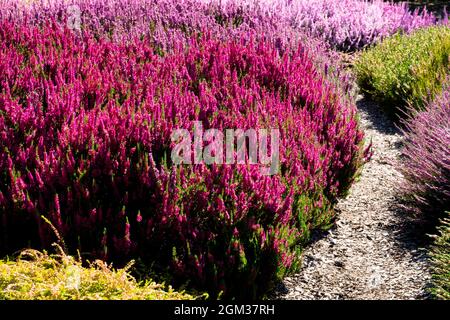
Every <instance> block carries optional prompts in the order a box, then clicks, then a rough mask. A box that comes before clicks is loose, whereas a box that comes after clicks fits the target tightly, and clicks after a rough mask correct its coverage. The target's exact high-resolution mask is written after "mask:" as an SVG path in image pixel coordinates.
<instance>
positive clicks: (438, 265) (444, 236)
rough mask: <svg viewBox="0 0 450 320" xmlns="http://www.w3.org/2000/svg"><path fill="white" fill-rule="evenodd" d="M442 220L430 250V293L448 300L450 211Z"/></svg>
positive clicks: (449, 298) (449, 291)
mask: <svg viewBox="0 0 450 320" xmlns="http://www.w3.org/2000/svg"><path fill="white" fill-rule="evenodd" d="M447 214H448V217H447V218H446V219H443V220H442V225H441V226H440V227H439V229H438V230H439V235H438V236H437V237H436V240H435V244H434V247H433V249H432V251H431V260H432V264H433V266H432V271H433V281H432V282H433V286H432V288H431V293H432V294H433V296H434V297H435V298H437V299H444V300H450V212H447Z"/></svg>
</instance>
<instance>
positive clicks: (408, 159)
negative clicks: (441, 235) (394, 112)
mask: <svg viewBox="0 0 450 320" xmlns="http://www.w3.org/2000/svg"><path fill="white" fill-rule="evenodd" d="M404 134H405V143H404V147H403V149H402V161H401V162H400V163H399V170H400V171H401V172H402V173H403V175H404V176H405V184H404V185H403V187H402V193H403V195H404V197H405V201H406V204H407V206H408V208H409V209H410V210H412V211H414V212H416V213H418V214H423V215H425V216H428V217H429V218H430V220H433V217H434V218H436V217H440V215H442V213H443V212H446V211H448V210H450V155H449V145H450V90H449V84H448V79H447V83H446V85H445V86H444V89H443V92H442V94H441V95H440V96H439V97H438V98H437V99H436V100H435V101H434V102H432V103H430V104H429V105H428V106H427V107H426V109H425V110H424V111H422V112H412V116H410V118H409V119H408V120H407V121H405V129H404Z"/></svg>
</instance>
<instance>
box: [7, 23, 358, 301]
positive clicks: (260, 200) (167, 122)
mask: <svg viewBox="0 0 450 320" xmlns="http://www.w3.org/2000/svg"><path fill="white" fill-rule="evenodd" d="M0 39H1V43H2V48H1V50H0V55H1V59H0V61H1V64H0V70H1V75H2V78H1V79H0V80H1V81H0V88H1V91H0V92H1V95H0V108H1V109H0V110H1V113H0V114H1V115H2V117H1V118H0V131H1V135H2V142H1V145H0V148H1V149H2V151H3V152H2V154H1V158H0V168H1V172H2V175H1V177H0V181H1V186H2V189H1V190H0V208H1V209H0V210H1V214H2V223H1V226H0V228H1V229H2V230H1V234H2V238H1V242H0V246H1V248H2V250H3V251H6V250H13V249H18V248H21V247H23V246H30V245H32V246H37V247H47V246H49V245H50V244H51V243H52V242H53V241H54V240H55V239H54V236H53V232H52V230H51V228H49V226H48V225H47V224H46V223H44V222H42V220H41V219H40V215H44V216H46V217H47V218H48V219H49V220H50V221H51V223H52V224H53V225H54V226H55V228H56V229H57V230H58V232H59V233H60V234H61V235H62V237H63V238H64V240H65V241H66V243H67V244H68V246H69V247H70V248H72V250H74V249H75V248H76V249H79V250H80V252H82V253H88V254H85V256H87V257H101V258H103V259H109V260H113V261H122V262H126V261H128V260H129V259H131V258H132V257H140V258H142V259H144V260H145V261H147V262H149V263H153V264H154V266H155V268H156V269H158V268H159V270H160V271H161V272H166V271H169V272H170V273H171V274H172V275H173V278H174V280H175V281H176V280H178V281H179V283H181V282H185V281H186V280H190V281H191V282H192V285H193V286H195V287H197V288H201V289H206V290H208V291H209V292H211V294H212V295H214V294H218V293H219V292H223V294H224V296H239V295H241V296H242V297H258V296H261V295H263V294H264V293H265V292H266V291H267V289H268V288H270V285H271V284H273V282H274V281H275V280H277V279H280V278H281V277H282V276H283V275H284V274H285V273H286V272H289V271H292V270H295V269H296V267H297V265H298V259H299V257H300V255H299V250H300V249H301V246H300V245H301V243H302V242H304V241H306V240H307V238H308V234H309V230H310V229H313V228H318V227H325V226H327V225H329V223H330V220H331V218H332V217H333V211H332V205H333V204H334V203H335V202H336V200H337V198H338V197H339V196H342V195H343V194H345V192H346V191H347V189H348V187H349V185H350V184H351V182H352V181H353V179H354V176H355V173H356V172H357V170H358V167H359V166H360V164H361V162H362V153H363V150H362V149H361V143H362V133H361V132H360V131H359V129H358V125H357V120H356V116H355V107H354V104H352V103H351V101H349V100H347V99H341V98H340V97H339V94H338V93H339V91H338V90H337V89H336V88H335V86H334V85H333V84H332V83H331V82H329V81H327V80H326V78H324V76H323V75H322V73H321V72H319V71H317V69H316V68H315V66H314V63H313V62H312V59H311V58H310V56H309V54H308V51H307V50H305V49H304V48H303V49H302V48H300V49H298V50H296V51H292V52H286V53H285V54H283V55H282V56H280V55H279V51H278V50H277V48H276V46H274V44H273V43H270V42H268V43H265V42H261V41H252V40H250V41H248V40H243V42H242V41H234V40H233V41H232V40H228V41H225V42H224V41H220V40H216V39H214V38H213V37H209V36H208V35H204V36H202V37H199V38H192V39H191V40H190V43H189V46H188V47H184V46H181V45H180V47H179V48H178V49H177V48H176V47H175V49H174V52H172V53H167V54H165V55H164V56H163V57H161V55H159V54H158V52H157V50H155V49H154V47H152V43H153V42H152V41H151V39H149V40H148V41H147V40H146V39H140V40H139V41H138V40H137V41H134V42H124V43H117V42H111V41H110V40H108V39H106V38H100V39H98V38H96V37H95V36H93V35H91V34H90V33H89V32H85V33H84V34H83V35H82V37H81V38H80V36H79V35H77V34H76V33H74V32H72V30H69V29H68V28H64V29H62V28H61V27H60V26H59V25H58V24H57V23H47V24H44V25H43V26H40V27H35V26H33V25H29V24H27V23H21V24H16V23H13V22H12V23H11V22H3V23H2V24H1V26H0ZM80 39H83V41H80ZM155 51H156V52H155ZM275 115H276V116H275ZM195 120H200V121H202V122H203V125H204V128H205V130H206V129H208V128H219V129H221V128H243V129H247V128H265V127H266V126H268V127H269V128H278V129H279V130H280V134H281V139H280V141H281V146H280V174H279V175H275V176H264V175H262V174H261V172H260V168H259V166H255V165H249V166H242V165H229V166H216V165H195V166H175V165H172V163H171V161H170V157H169V155H170V150H171V147H173V142H172V141H171V139H170V133H171V131H172V130H173V129H176V128H187V129H190V128H192V125H193V121H195ZM24 235H27V236H26V237H24Z"/></svg>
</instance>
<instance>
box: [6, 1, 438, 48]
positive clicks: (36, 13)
mask: <svg viewBox="0 0 450 320" xmlns="http://www.w3.org/2000/svg"><path fill="white" fill-rule="evenodd" d="M72 4H76V5H77V6H79V8H80V11H81V13H82V17H81V20H82V21H81V22H82V23H81V25H82V26H83V28H86V29H89V30H91V31H93V32H95V33H96V34H101V35H105V34H107V35H109V36H111V37H113V38H116V39H122V40H123V39H124V38H128V39H129V38H130V36H131V38H132V37H133V36H135V35H136V34H151V36H152V37H153V38H154V40H155V41H156V42H158V43H159V44H160V45H161V46H163V47H165V46H167V45H169V46H170V43H172V40H173V39H177V40H179V39H180V38H185V35H186V34H192V33H195V32H198V31H199V30H201V29H203V28H208V29H209V30H211V31H213V32H215V33H216V35H217V36H221V37H228V36H229V35H228V34H230V33H231V34H232V35H236V34H239V35H240V36H242V35H245V34H246V33H247V31H248V30H249V29H251V30H254V31H257V33H258V34H259V35H261V36H262V37H267V38H274V39H276V41H277V42H278V43H279V45H283V44H286V43H289V42H291V39H292V38H296V37H297V33H304V32H306V33H307V35H313V36H316V37H319V38H321V39H323V40H325V41H326V42H328V43H329V44H330V45H331V46H333V47H335V48H337V49H340V50H344V51H353V50H356V49H360V48H362V47H365V46H368V45H371V44H373V43H376V42H378V41H379V40H381V39H382V38H384V37H386V36H388V35H391V34H394V33H396V32H406V33H408V32H410V31H412V30H414V29H417V28H419V27H424V26H429V25H432V24H434V23H436V20H437V19H436V17H434V15H433V14H431V13H428V12H427V11H426V10H423V11H422V12H420V13H419V11H417V10H416V11H414V12H410V11H409V10H408V7H407V5H406V3H401V4H394V3H389V2H384V1H382V0H373V1H366V0H364V1H360V0H343V1H334V0H315V1H311V0H297V1H290V0H261V1H254V0H244V1H238V0H229V1H226V0H225V1H223V0H222V1H219V0H183V1H173V0H162V1H155V0H125V1H119V0H54V1H47V0H35V1H32V2H31V3H30V2H26V1H22V2H19V3H17V1H11V0H3V1H2V5H1V6H2V8H3V14H0V18H1V17H2V16H3V18H5V17H6V18H12V19H14V20H16V19H24V18H28V19H31V20H32V21H46V20H47V19H49V18H53V17H59V18H60V19H61V20H62V21H65V19H66V18H67V13H68V12H67V8H68V7H70V5H72ZM292 31H294V32H292Z"/></svg>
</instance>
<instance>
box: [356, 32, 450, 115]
mask: <svg viewBox="0 0 450 320" xmlns="http://www.w3.org/2000/svg"><path fill="white" fill-rule="evenodd" d="M449 53H450V27H449V26H445V25H443V26H435V27H429V28H425V29H420V30H417V31H416V32H414V33H412V34H410V35H401V34H397V35H394V36H392V37H390V38H387V39H385V40H384V41H383V42H382V43H381V44H380V45H377V46H375V47H373V48H370V49H368V50H366V51H364V52H363V53H362V54H361V56H360V57H359V58H358V59H357V61H356V65H355V70H356V73H357V78H358V85H359V86H360V88H361V89H362V90H363V91H364V92H366V93H368V94H369V95H371V96H372V98H373V99H374V100H376V101H377V102H379V103H380V105H381V106H382V107H383V108H384V109H385V110H386V111H387V112H388V113H389V114H391V115H393V114H396V113H400V114H401V113H403V112H405V111H406V110H407V106H410V107H411V108H413V109H421V108H423V107H424V106H425V104H426V103H427V101H430V100H432V99H433V97H434V96H435V95H436V94H439V93H440V92H441V88H442V84H443V82H444V80H445V77H446V75H447V74H448V73H449Z"/></svg>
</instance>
